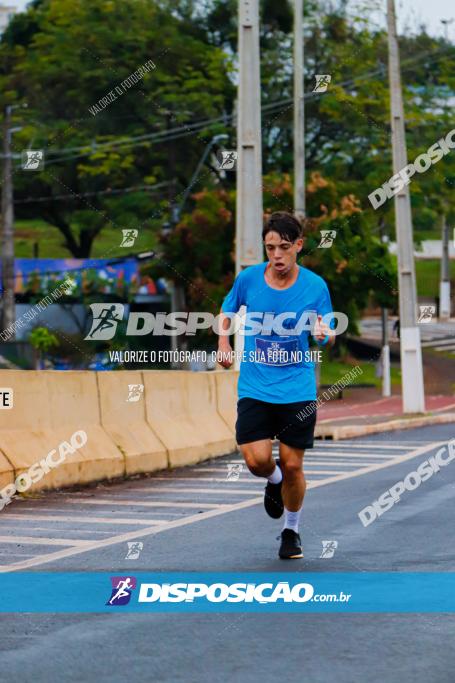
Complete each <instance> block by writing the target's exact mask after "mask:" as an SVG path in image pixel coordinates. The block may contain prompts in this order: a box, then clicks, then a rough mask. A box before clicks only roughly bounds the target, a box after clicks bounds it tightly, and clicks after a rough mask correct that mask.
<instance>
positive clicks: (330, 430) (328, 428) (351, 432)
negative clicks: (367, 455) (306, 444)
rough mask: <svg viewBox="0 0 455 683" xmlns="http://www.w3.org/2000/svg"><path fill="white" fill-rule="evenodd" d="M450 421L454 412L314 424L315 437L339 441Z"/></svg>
mask: <svg viewBox="0 0 455 683" xmlns="http://www.w3.org/2000/svg"><path fill="white" fill-rule="evenodd" d="M450 422H455V413H445V414H443V415H423V416H422V417H410V418H402V419H399V420H389V421H387V422H377V423H376V424H365V425H335V424H332V425H330V424H321V425H316V430H315V438H316V439H318V438H320V439H332V440H333V441H341V440H342V439H352V438H353V437H355V436H365V435H366V434H379V433H380V432H392V431H396V430H398V429H412V428H414V427H426V426H428V425H440V424H448V423H450Z"/></svg>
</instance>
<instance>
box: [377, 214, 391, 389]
mask: <svg viewBox="0 0 455 683" xmlns="http://www.w3.org/2000/svg"><path fill="white" fill-rule="evenodd" d="M380 230H381V242H382V243H383V244H385V245H388V238H387V236H386V234H385V231H384V221H383V220H382V221H381V225H380ZM381 320H382V350H381V364H382V368H381V369H382V395H383V396H384V397H388V396H391V393H392V392H391V383H390V346H389V310H388V309H387V308H384V307H382V308H381Z"/></svg>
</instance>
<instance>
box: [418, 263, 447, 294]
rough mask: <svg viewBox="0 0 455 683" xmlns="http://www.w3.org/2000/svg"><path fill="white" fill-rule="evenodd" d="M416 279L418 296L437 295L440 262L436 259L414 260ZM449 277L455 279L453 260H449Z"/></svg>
mask: <svg viewBox="0 0 455 683" xmlns="http://www.w3.org/2000/svg"><path fill="white" fill-rule="evenodd" d="M415 264H416V279H417V294H418V296H428V297H436V296H439V278H440V276H441V262H440V261H439V260H438V259H434V260H433V259H429V260H425V261H416V262H415ZM450 279H451V280H452V281H453V280H455V261H454V260H451V261H450Z"/></svg>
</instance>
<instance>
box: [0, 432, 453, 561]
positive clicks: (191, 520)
mask: <svg viewBox="0 0 455 683" xmlns="http://www.w3.org/2000/svg"><path fill="white" fill-rule="evenodd" d="M444 444H445V442H444V441H435V442H433V443H430V444H426V445H425V446H422V447H420V448H416V449H415V450H414V451H412V452H411V453H408V454H406V455H405V456H397V457H396V458H394V459H393V460H389V461H388V462H385V463H381V464H379V465H371V467H369V468H367V469H363V470H355V471H353V472H349V473H345V474H340V475H338V476H335V477H329V478H327V479H322V480H320V481H314V482H310V483H309V485H308V488H318V487H320V486H327V485H328V484H331V483H334V482H336V481H341V480H343V479H349V478H350V477H358V476H361V475H363V474H367V473H369V472H374V471H375V470H378V469H383V468H386V467H391V466H392V465H397V464H401V463H402V462H405V461H406V460H411V459H412V458H417V457H419V456H421V455H423V454H424V453H427V452H428V451H431V450H434V449H435V448H438V447H440V446H444ZM262 499H263V498H262V496H257V497H256V498H252V499H250V500H245V501H243V502H242V503H235V504H233V505H227V506H226V507H224V508H222V509H220V510H209V511H208V512H202V513H200V514H195V515H190V516H189V517H185V518H184V519H179V520H175V521H174V522H169V523H168V524H166V525H165V526H164V525H161V526H159V527H157V526H149V527H145V528H144V529H140V530H139V531H130V532H128V533H125V534H119V535H118V536H112V537H111V538H105V539H103V540H100V541H93V543H92V544H90V545H87V546H85V547H84V548H65V549H64V550H59V551H57V552H53V553H46V554H45V555H40V556H38V557H33V558H31V559H30V560H23V561H21V562H15V563H11V564H7V565H0V573H5V572H11V571H19V570H21V569H28V568H29V567H36V566H39V565H42V564H46V563H48V562H52V561H56V560H60V559H63V558H66V557H72V556H74V555H79V554H80V553H84V552H88V551H89V550H97V549H99V548H106V547H108V546H111V545H117V544H118V543H124V542H125V541H131V540H133V539H135V538H141V537H144V536H149V535H150V536H154V535H155V534H159V533H162V532H163V531H168V530H170V529H176V528H178V527H182V526H185V525H187V524H197V523H198V522H202V521H205V520H207V519H210V518H212V517H218V516H220V515H226V514H228V513H229V512H233V511H236V510H241V509H245V508H249V507H252V506H253V505H257V504H258V503H261V502H262Z"/></svg>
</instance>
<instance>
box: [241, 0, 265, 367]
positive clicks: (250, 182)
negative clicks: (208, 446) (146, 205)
mask: <svg viewBox="0 0 455 683" xmlns="http://www.w3.org/2000/svg"><path fill="white" fill-rule="evenodd" d="M259 69H260V67H259V2H258V0H239V85H238V99H237V102H238V109H237V209H236V233H235V263H236V273H237V274H238V273H239V272H240V271H241V270H242V269H243V268H245V267H246V266H252V265H254V264H255V263H260V262H261V261H262V258H263V254H262V237H261V233H262V214H263V209H262V155H261V83H260V70H259ZM240 315H242V310H241V311H240ZM242 342H243V338H242V336H241V335H239V334H236V336H235V350H236V352H241V351H242V350H243V343H242ZM235 367H236V368H238V362H236V363H235Z"/></svg>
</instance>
